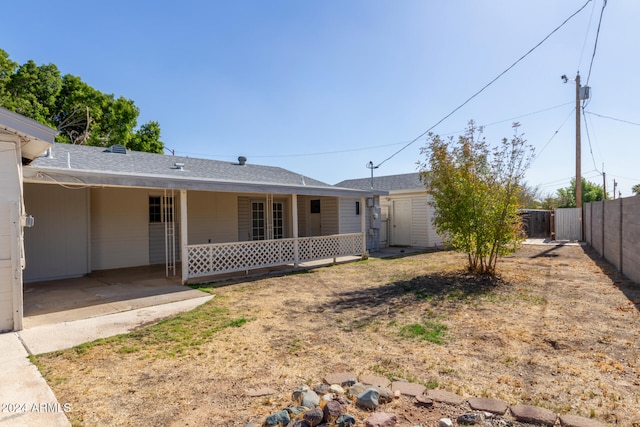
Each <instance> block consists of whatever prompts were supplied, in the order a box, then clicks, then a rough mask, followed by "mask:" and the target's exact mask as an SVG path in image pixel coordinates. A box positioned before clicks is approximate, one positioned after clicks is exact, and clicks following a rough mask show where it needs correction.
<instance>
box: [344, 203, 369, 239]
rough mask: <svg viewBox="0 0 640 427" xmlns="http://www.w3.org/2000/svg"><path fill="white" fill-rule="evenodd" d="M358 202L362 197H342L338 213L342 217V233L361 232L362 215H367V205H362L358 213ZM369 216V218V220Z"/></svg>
mask: <svg viewBox="0 0 640 427" xmlns="http://www.w3.org/2000/svg"><path fill="white" fill-rule="evenodd" d="M356 202H357V203H360V198H349V199H340V200H339V201H338V215H339V218H340V225H339V227H340V233H360V231H361V230H360V227H361V225H360V221H361V220H360V218H361V215H366V214H367V212H368V209H367V207H366V206H360V213H359V214H358V215H356ZM368 220H369V218H367V222H368Z"/></svg>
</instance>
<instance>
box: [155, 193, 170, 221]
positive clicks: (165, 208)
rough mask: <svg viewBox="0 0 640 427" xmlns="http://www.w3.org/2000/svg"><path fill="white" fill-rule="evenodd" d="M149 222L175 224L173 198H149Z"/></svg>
mask: <svg viewBox="0 0 640 427" xmlns="http://www.w3.org/2000/svg"><path fill="white" fill-rule="evenodd" d="M163 202H164V203H163ZM149 222H151V223H153V222H155V223H158V222H173V197H160V196H149Z"/></svg>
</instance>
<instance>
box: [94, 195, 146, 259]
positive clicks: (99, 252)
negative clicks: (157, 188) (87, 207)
mask: <svg viewBox="0 0 640 427" xmlns="http://www.w3.org/2000/svg"><path fill="white" fill-rule="evenodd" d="M149 194H150V192H149V191H148V190H141V189H129V188H96V189H92V190H91V268H92V269H93V270H103V269H109V268H122V267H135V266H139V265H148V264H149V197H148V196H149Z"/></svg>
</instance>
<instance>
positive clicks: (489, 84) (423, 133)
mask: <svg viewBox="0 0 640 427" xmlns="http://www.w3.org/2000/svg"><path fill="white" fill-rule="evenodd" d="M590 1H591V0H587V2H586V3H585V4H584V5H583V6H582V7H581V8H580V9H578V10H577V11H575V12H574V13H573V14H571V16H569V17H568V18H567V19H565V20H564V21H563V22H562V24H560V25H559V26H557V27H556V28H555V29H554V30H553V31H551V32H550V33H549V34H547V36H546V37H545V38H543V39H542V40H541V41H540V42H539V43H538V44H536V45H535V46H534V47H532V48H531V49H529V51H528V52H527V53H525V54H524V55H522V56H521V57H520V58H518V60H516V62H514V63H513V64H511V65H510V66H509V67H507V68H506V69H505V70H504V71H503V72H501V73H500V74H498V76H496V77H495V78H494V79H493V80H491V81H490V82H489V83H487V84H486V85H484V86H483V87H482V89H480V90H479V91H477V92H476V93H474V94H473V95H471V96H470V97H469V98H467V100H466V101H464V102H463V103H462V104H460V105H459V106H457V107H456V108H454V109H453V111H451V112H450V113H449V114H447V115H446V116H444V117H443V118H441V119H440V120H438V122H437V123H436V124H434V125H433V126H431V127H430V128H429V129H427V130H426V131H424V132H422V133H421V134H420V135H418V136H417V137H416V138H414V139H413V140H412V141H411V142H409V143H408V144H407V145H405V146H404V147H402V148H401V149H399V150H398V151H396V152H395V153H393V154H392V155H391V156H389V157H387V158H386V159H384V160H383V161H381V162H380V163H378V165H377V166H378V167H380V166H382V164H383V163H385V162H387V161H388V160H391V159H392V158H393V157H395V156H396V155H397V154H399V153H400V152H402V151H403V150H405V149H406V148H407V147H409V146H410V145H412V144H414V143H415V142H416V141H418V140H419V139H420V138H422V137H423V136H425V135H426V134H428V133H429V132H431V130H432V129H434V128H435V127H436V126H438V125H439V124H440V123H442V122H444V121H445V120H446V119H448V118H449V117H451V116H452V115H453V114H454V113H455V112H456V111H458V110H459V109H461V108H462V107H464V106H465V105H467V104H468V103H469V101H471V100H472V99H474V98H475V97H476V96H478V95H480V94H481V93H482V92H484V90H485V89H486V88H488V87H489V86H491V85H492V84H493V83H495V82H496V81H497V80H498V79H499V78H500V77H502V76H503V75H505V74H506V73H507V72H508V71H509V70H511V69H512V68H513V67H515V66H516V65H517V64H518V63H519V62H520V61H522V60H523V59H524V58H526V57H527V56H529V55H530V54H531V53H532V52H533V51H534V50H536V49H537V48H538V47H540V45H542V43H544V42H545V41H547V39H549V37H551V36H552V35H553V34H554V33H555V32H556V31H558V30H559V29H560V28H562V27H564V25H565V24H566V23H567V22H569V20H571V18H573V17H574V16H576V15H577V14H578V13H580V12H582V10H583V9H584V8H585V7H587V5H588V4H589V2H590Z"/></svg>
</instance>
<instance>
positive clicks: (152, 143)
mask: <svg viewBox="0 0 640 427" xmlns="http://www.w3.org/2000/svg"><path fill="white" fill-rule="evenodd" d="M129 147H130V148H131V149H132V150H135V151H146V152H149V153H158V154H161V153H163V152H164V144H162V142H160V124H159V123H158V122H149V123H146V124H144V125H142V126H140V129H138V130H137V131H136V133H135V135H134V136H133V138H132V139H131V141H130V142H129Z"/></svg>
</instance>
